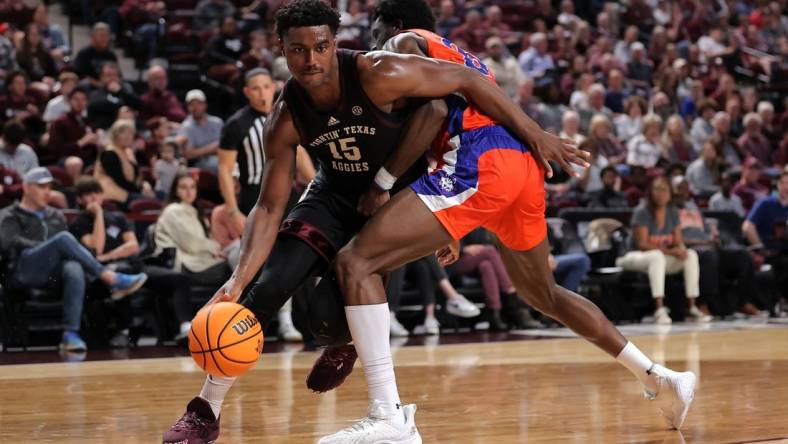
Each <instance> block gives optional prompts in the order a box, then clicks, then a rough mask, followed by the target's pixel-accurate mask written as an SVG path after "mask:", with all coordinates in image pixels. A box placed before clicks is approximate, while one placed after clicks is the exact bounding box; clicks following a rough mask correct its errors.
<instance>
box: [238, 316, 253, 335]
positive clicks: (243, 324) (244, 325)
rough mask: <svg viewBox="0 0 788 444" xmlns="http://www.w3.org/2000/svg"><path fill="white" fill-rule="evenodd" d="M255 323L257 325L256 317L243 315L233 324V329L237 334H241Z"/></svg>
mask: <svg viewBox="0 0 788 444" xmlns="http://www.w3.org/2000/svg"><path fill="white" fill-rule="evenodd" d="M255 325H257V318H255V317H254V316H251V315H250V316H247V317H245V318H244V319H241V320H240V321H238V322H237V323H236V324H235V325H233V330H235V332H236V333H238V334H239V335H242V334H244V333H246V332H247V331H249V329H250V328H252V327H254V326H255Z"/></svg>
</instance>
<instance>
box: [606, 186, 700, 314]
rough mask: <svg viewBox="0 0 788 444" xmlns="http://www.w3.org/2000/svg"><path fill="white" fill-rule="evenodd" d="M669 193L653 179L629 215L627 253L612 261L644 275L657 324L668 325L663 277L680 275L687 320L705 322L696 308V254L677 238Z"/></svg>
mask: <svg viewBox="0 0 788 444" xmlns="http://www.w3.org/2000/svg"><path fill="white" fill-rule="evenodd" d="M672 200H673V192H672V189H671V186H670V183H669V182H668V180H667V179H666V178H665V177H664V176H660V177H657V178H655V179H654V180H653V181H652V182H651V183H650V184H649V186H648V189H647V190H646V199H645V202H644V203H642V204H641V205H640V206H638V207H637V208H636V209H635V212H634V214H633V215H632V222H631V225H632V236H631V238H630V242H629V250H630V251H629V252H628V253H627V254H625V255H624V256H622V257H620V258H618V259H616V265H617V266H619V267H622V268H624V270H627V271H637V272H641V273H647V274H648V280H649V284H650V286H651V296H652V297H653V298H654V302H655V304H656V307H657V309H656V311H655V312H654V318H655V321H656V322H657V323H658V324H670V323H671V322H672V320H671V318H670V315H669V310H668V308H667V307H665V305H664V299H665V277H666V275H667V274H673V273H678V272H683V273H684V288H685V294H686V297H687V303H688V306H689V312H688V314H689V316H690V317H691V318H695V319H699V320H703V319H707V318H706V314H705V313H703V312H702V311H701V310H700V309H699V308H698V307H697V306H696V305H695V299H697V297H698V296H699V295H700V289H699V281H698V280H699V277H700V270H699V268H698V255H697V253H695V252H694V251H693V250H690V249H687V247H686V245H684V240H683V238H682V235H681V226H680V221H679V214H678V210H676V208H675V207H674V206H673V205H671V201H672Z"/></svg>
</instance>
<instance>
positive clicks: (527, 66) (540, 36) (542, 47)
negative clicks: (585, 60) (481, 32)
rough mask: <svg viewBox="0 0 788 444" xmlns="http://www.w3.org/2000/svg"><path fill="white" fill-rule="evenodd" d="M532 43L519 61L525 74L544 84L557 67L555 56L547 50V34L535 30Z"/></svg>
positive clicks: (539, 83) (537, 82)
mask: <svg viewBox="0 0 788 444" xmlns="http://www.w3.org/2000/svg"><path fill="white" fill-rule="evenodd" d="M530 43H531V46H530V47H529V48H528V49H526V50H525V51H523V53H522V54H520V57H519V58H518V60H517V61H518V63H519V64H520V68H521V69H522V70H523V72H524V73H525V75H527V76H528V77H530V78H531V79H533V80H534V82H535V83H536V85H537V86H542V85H543V84H544V83H546V82H548V81H550V80H551V79H545V75H546V74H547V73H548V72H549V71H551V70H553V69H555V63H554V62H553V57H552V56H550V53H548V52H547V44H548V42H547V35H545V34H544V33H541V32H535V33H533V34H531V39H530ZM603 95H604V93H603ZM603 100H604V97H603Z"/></svg>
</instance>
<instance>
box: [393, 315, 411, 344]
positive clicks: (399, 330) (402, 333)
mask: <svg viewBox="0 0 788 444" xmlns="http://www.w3.org/2000/svg"><path fill="white" fill-rule="evenodd" d="M389 313H391V325H390V327H389V332H390V334H391V337H393V338H407V337H408V335H409V334H410V333H409V332H408V329H407V328H405V327H404V326H403V325H402V324H400V323H399V321H398V320H397V316H395V315H394V312H393V311H392V312H389Z"/></svg>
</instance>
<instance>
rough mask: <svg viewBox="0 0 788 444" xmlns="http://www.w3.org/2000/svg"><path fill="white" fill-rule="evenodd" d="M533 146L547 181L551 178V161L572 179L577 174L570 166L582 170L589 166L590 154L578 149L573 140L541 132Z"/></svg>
mask: <svg viewBox="0 0 788 444" xmlns="http://www.w3.org/2000/svg"><path fill="white" fill-rule="evenodd" d="M534 144H535V145H536V157H537V160H539V161H541V163H542V166H543V167H544V171H545V176H546V177H547V178H548V179H549V178H551V177H553V168H552V167H551V166H550V161H551V160H552V161H553V162H555V163H557V164H558V165H560V166H561V169H563V170H564V171H566V173H567V174H569V175H570V176H572V177H578V174H577V172H576V171H575V170H574V169H573V168H572V164H575V165H580V166H581V167H583V168H588V167H589V166H591V164H589V163H588V159H590V158H591V153H589V152H588V151H583V150H581V149H578V148H577V144H576V143H575V141H574V140H569V139H562V138H560V137H558V136H556V135H554V134H550V133H548V132H547V131H542V134H541V135H539V137H537V138H536V141H535V142H534Z"/></svg>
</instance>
